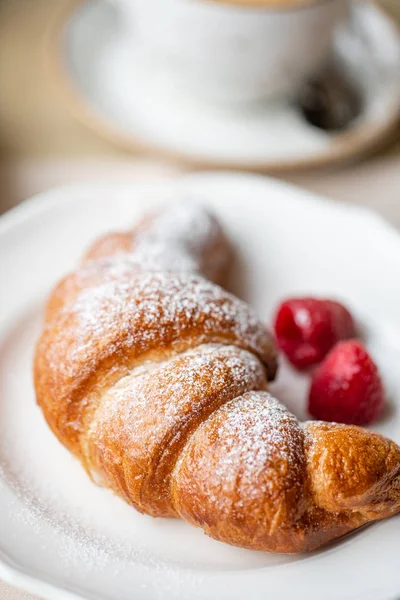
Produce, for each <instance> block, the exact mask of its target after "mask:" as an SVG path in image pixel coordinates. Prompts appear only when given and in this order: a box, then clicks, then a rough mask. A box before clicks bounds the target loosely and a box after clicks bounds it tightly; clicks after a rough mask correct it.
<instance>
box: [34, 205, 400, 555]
mask: <svg viewBox="0 0 400 600" xmlns="http://www.w3.org/2000/svg"><path fill="white" fill-rule="evenodd" d="M228 257H229V249H228V245H227V241H226V239H225V237H224V235H223V233H222V230H221V228H220V226H219V224H218V222H217V221H216V219H215V218H214V217H212V216H211V215H210V214H209V213H208V212H207V211H206V210H204V209H203V208H201V207H200V206H198V205H194V204H189V203H176V204H172V205H169V206H167V207H166V208H165V209H164V210H162V211H159V212H158V213H156V214H153V215H151V216H149V217H146V218H145V219H143V220H142V222H141V223H139V225H138V226H137V227H136V228H135V229H134V230H133V231H131V232H125V233H118V234H109V235H107V236H105V237H103V238H101V239H100V240H98V241H97V242H96V243H95V244H94V246H92V248H91V249H90V250H89V252H88V254H87V256H86V258H85V260H84V262H83V264H82V265H81V267H79V268H78V269H77V270H76V271H75V272H74V273H72V274H71V275H69V276H67V277H66V278H64V279H63V280H62V281H61V282H60V283H59V285H58V286H57V287H56V289H55V290H54V292H53V294H52V296H51V297H50V300H49V302H48V305H47V310H46V324H45V327H44V330H43V333H42V336H41V338H40V340H39V342H38V345H37V350H36V356H35V364H34V376H35V387H36V394H37V401H38V403H39V405H40V406H41V408H42V410H43V413H44V416H45V418H46V420H47V422H48V423H49V425H50V427H51V428H52V430H53V431H54V433H55V434H56V436H57V437H58V439H59V440H60V441H61V442H62V443H63V444H65V445H66V446H67V448H69V450H70V451H71V452H73V453H74V454H75V455H76V456H77V457H78V458H79V459H80V460H81V462H82V464H83V465H84V467H85V468H86V469H87V471H88V472H89V473H90V474H91V476H92V477H93V478H94V479H96V481H101V482H102V484H103V485H105V486H107V487H109V488H111V489H112V490H114V492H116V493H117V494H118V495H120V496H122V497H123V498H124V499H125V500H126V501H127V502H129V503H130V504H132V505H133V506H135V508H137V509H138V510H140V511H142V512H145V513H147V514H150V515H153V516H179V517H182V518H184V519H185V520H187V521H189V522H190V523H192V524H194V525H196V526H200V527H202V528H203V529H204V530H205V531H206V532H207V533H208V534H209V535H211V536H213V537H215V538H216V539H218V540H221V541H225V542H228V543H231V544H235V545H238V546H242V547H246V548H253V549H259V550H267V551H277V552H289V553H291V552H300V551H304V550H310V549H313V548H316V547H318V546H320V545H321V544H324V543H326V542H327V541H329V540H331V539H334V538H336V537H338V536H340V535H342V534H344V533H346V532H348V531H351V530H352V529H355V528H357V527H359V526H360V525H362V524H364V523H367V522H368V521H370V520H374V519H379V518H384V517H387V516H390V515H391V514H394V513H395V512H397V511H399V510H400V449H399V448H398V446H396V445H395V444H394V443H393V442H390V441H389V440H387V439H385V438H383V437H382V436H379V435H377V434H374V433H371V432H369V431H367V430H364V429H361V428H357V427H351V426H342V425H337V424H327V423H321V422H315V423H305V424H301V423H299V422H298V421H297V419H296V418H295V417H294V416H293V415H292V414H290V413H289V412H288V411H287V409H286V408H285V407H284V406H283V405H281V404H280V403H279V402H278V401H277V400H275V399H273V398H272V397H271V396H270V395H269V394H268V393H267V392H266V388H267V384H268V381H270V380H272V379H273V378H274V376H275V372H276V352H275V347H274V344H273V342H272V340H271V337H270V335H269V333H268V331H267V330H266V329H265V326H264V325H263V324H262V323H261V322H260V321H259V320H258V319H257V317H256V315H255V314H254V312H253V311H252V309H251V308H250V307H249V306H248V305H247V304H246V303H244V302H242V301H240V300H238V299H237V298H235V297H234V296H233V295H231V294H229V293H228V292H226V291H225V290H224V289H222V288H221V287H219V286H218V285H217V284H216V283H212V282H211V281H210V279H213V280H214V281H215V280H220V279H221V277H222V275H223V273H224V271H225V269H226V265H227V261H228Z"/></svg>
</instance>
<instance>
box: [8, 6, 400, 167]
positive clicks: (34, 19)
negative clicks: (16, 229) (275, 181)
mask: <svg viewBox="0 0 400 600" xmlns="http://www.w3.org/2000/svg"><path fill="white" fill-rule="evenodd" d="M73 3H74V0H0V81H1V86H0V156H1V158H2V159H3V160H4V159H6V160H12V159H14V160H15V159H17V160H20V159H27V158H33V157H35V158H44V157H52V158H54V157H55V156H57V157H65V158H67V157H68V158H76V157H81V156H86V157H88V156H91V157H93V156H98V157H105V156H107V157H109V156H113V157H116V158H118V157H121V156H122V157H123V156H125V157H126V156H127V153H126V152H125V151H124V150H122V149H121V148H120V147H117V146H115V145H113V144H112V143H111V142H109V141H105V140H104V139H102V138H101V137H100V136H99V135H96V134H95V133H93V132H92V131H90V130H89V129H88V128H87V127H85V126H84V125H81V124H80V123H78V122H77V121H75V119H74V118H73V117H72V116H71V115H70V113H69V111H68V110H67V108H66V106H65V105H63V104H62V103H60V100H59V96H58V94H57V93H56V90H55V89H54V82H52V81H51V80H49V77H48V73H47V72H46V70H45V69H44V68H43V60H42V58H43V53H42V50H43V36H44V34H45V32H46V30H47V28H48V27H49V25H50V24H51V22H52V20H54V18H55V15H57V13H59V11H60V10H62V8H63V6H65V7H66V8H68V6H69V5H71V4H73ZM75 3H76V2H75ZM379 4H380V5H381V6H383V7H384V8H385V9H386V10H387V11H388V12H389V13H391V14H392V15H394V16H395V17H396V18H398V21H399V23H400V0H379ZM399 140H400V128H399V130H398V132H397V135H396V136H395V139H394V140H393V139H392V140H390V142H389V144H388V146H389V148H385V151H388V150H390V151H392V150H394V151H397V152H399V151H400V141H399Z"/></svg>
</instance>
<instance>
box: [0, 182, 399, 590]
mask: <svg viewBox="0 0 400 600" xmlns="http://www.w3.org/2000/svg"><path fill="white" fill-rule="evenodd" d="M228 178H229V179H232V178H233V179H236V180H238V181H240V182H245V183H246V182H249V183H250V184H251V183H253V182H254V183H259V184H263V185H267V186H270V187H271V189H273V188H274V187H275V188H279V189H281V190H282V191H285V190H286V191H287V192H288V193H290V194H291V195H292V196H293V195H295V194H296V195H298V196H300V197H299V200H300V201H307V200H308V201H309V202H312V203H313V202H323V203H324V205H325V206H326V208H327V209H328V210H333V211H335V212H337V213H341V214H342V215H343V216H344V215H345V214H347V215H349V214H352V215H353V217H355V216H356V215H357V216H358V217H360V216H361V217H364V218H367V219H368V221H369V222H370V226H372V225H373V224H375V225H378V226H379V228H384V229H383V230H382V234H385V235H388V234H389V235H390V237H392V239H393V241H395V243H397V247H398V248H399V250H400V233H399V231H398V230H397V229H396V228H395V227H394V226H392V225H391V224H390V223H389V222H388V221H386V219H384V218H383V217H381V216H380V215H379V214H378V213H376V212H375V211H373V210H371V209H370V208H366V207H360V206H357V205H347V204H342V203H337V202H335V201H334V200H330V199H329V198H325V197H323V196H319V195H318V194H315V193H312V192H309V191H308V190H304V189H302V188H301V187H298V186H295V185H293V184H289V183H286V182H282V181H278V180H275V179H273V178H270V177H265V176H261V175H249V174H245V173H243V174H240V173H237V172H223V173H222V172H204V173H194V174H189V175H181V176H177V177H174V178H172V179H167V180H166V184H167V185H171V184H172V185H173V186H174V185H177V184H178V185H179V182H183V183H184V184H185V183H186V182H191V183H192V184H193V183H196V180H202V179H215V180H223V179H228ZM103 183H104V182H102V181H101V180H100V181H93V182H83V183H77V184H69V185H65V186H57V187H54V188H51V189H49V190H46V191H44V192H39V193H38V194H35V195H34V196H32V197H31V198H29V199H27V200H25V201H24V202H22V203H21V204H19V205H17V206H16V207H14V208H12V209H11V210H9V211H8V212H6V213H4V215H2V216H1V217H0V238H2V237H3V236H4V235H7V234H10V232H11V234H12V231H13V230H14V229H15V228H18V227H20V226H21V225H24V224H25V223H26V222H27V221H29V220H30V219H31V218H35V217H37V216H38V215H40V214H41V213H43V212H46V211H48V210H50V211H53V210H54V211H57V210H58V207H59V206H60V203H55V202H54V201H53V197H54V194H59V195H60V194H62V195H63V198H61V199H60V200H61V202H62V204H63V205H64V204H69V203H74V202H76V198H77V197H79V195H80V200H82V196H83V198H84V194H85V193H86V194H88V193H90V190H91V189H93V188H94V187H98V186H101V185H102V184H103ZM108 185H109V189H111V188H115V187H121V188H125V189H127V188H132V189H134V190H136V191H139V193H140V190H146V189H159V188H160V189H162V187H163V183H162V182H153V183H151V182H150V183H135V182H121V183H119V182H114V181H112V182H110V183H109V184H108ZM0 578H1V579H2V580H3V581H4V582H6V583H8V584H10V585H13V586H16V587H20V588H22V589H24V590H26V591H27V592H29V593H31V594H36V595H39V596H42V597H43V598H46V600H54V599H55V598H56V599H57V600H87V599H88V598H91V596H90V594H89V595H86V594H85V595H81V594H80V593H77V592H75V591H70V590H68V589H66V588H65V587H62V586H61V587H60V586H58V585H57V584H53V583H51V582H49V581H46V579H44V578H42V577H41V575H37V576H36V575H34V574H30V573H28V572H26V571H25V569H24V568H23V567H22V566H20V565H17V564H16V563H15V562H14V561H13V560H12V559H10V558H9V557H8V556H7V555H6V554H5V553H4V551H3V550H2V549H1V548H0ZM387 600H389V598H388V599H387Z"/></svg>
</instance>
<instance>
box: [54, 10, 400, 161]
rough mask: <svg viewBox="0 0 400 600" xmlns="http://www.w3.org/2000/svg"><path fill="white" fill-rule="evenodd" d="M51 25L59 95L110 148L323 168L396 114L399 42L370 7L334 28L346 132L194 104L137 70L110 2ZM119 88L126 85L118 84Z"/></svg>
mask: <svg viewBox="0 0 400 600" xmlns="http://www.w3.org/2000/svg"><path fill="white" fill-rule="evenodd" d="M74 7H75V8H74V10H71V7H70V8H69V12H68V14H67V15H66V14H65V13H63V14H62V16H61V18H59V19H58V20H57V23H56V25H54V26H53V27H52V30H51V35H50V38H49V41H48V44H47V49H46V51H47V58H48V59H49V61H48V62H49V63H50V65H51V70H52V73H53V75H55V80H56V81H57V83H58V89H59V91H60V92H61V98H62V99H63V100H64V101H66V102H67V104H68V106H69V108H70V109H71V110H72V111H73V113H74V114H75V115H76V116H77V117H78V118H79V119H80V120H82V121H83V122H84V123H86V124H87V125H90V126H91V127H93V128H94V129H95V130H96V131H98V132H99V133H100V134H102V135H104V136H105V137H108V138H110V139H112V140H113V141H114V142H116V143H117V144H119V145H121V146H123V147H125V148H128V149H134V150H138V148H140V149H142V150H151V151H152V152H153V153H154V152H155V151H158V152H160V153H163V154H167V155H169V156H172V157H175V158H179V159H183V160H185V161H187V162H189V163H191V164H192V165H196V166H198V165H208V166H212V167H215V166H220V167H227V166H231V167H234V168H238V167H240V168H247V169H263V170H284V169H290V170H292V169H296V168H298V169H300V168H306V167H310V166H317V165H318V166H320V165H326V164H330V163H334V162H338V161H342V160H345V159H350V158H351V157H355V156H359V155H361V154H363V153H365V152H367V151H370V150H372V149H374V148H376V146H377V144H378V143H379V142H380V141H382V139H383V138H385V137H386V136H387V135H388V133H389V131H390V130H392V128H393V126H394V125H395V123H396V121H397V118H398V114H399V108H400V38H399V32H398V30H397V28H396V27H395V25H394V23H393V22H392V21H391V20H390V19H389V17H388V16H386V15H385V14H384V13H383V12H382V11H381V10H379V9H378V8H377V7H375V6H374V5H372V4H370V3H368V2H367V3H365V2H363V3H362V4H356V5H355V6H354V9H353V17H352V19H351V26H349V27H347V26H346V27H344V26H343V27H341V28H340V29H339V30H338V34H337V40H336V47H337V54H338V55H339V56H340V58H341V60H344V61H345V63H346V68H347V69H348V70H349V71H350V73H352V76H353V77H354V79H355V80H357V81H359V83H360V86H361V88H362V90H363V95H364V109H363V112H362V114H361V116H360V117H359V118H358V119H357V121H356V122H355V123H354V124H353V125H352V126H351V127H350V128H349V129H347V130H346V131H344V132H342V133H337V134H328V133H326V132H323V131H321V130H319V129H317V128H314V127H313V126H311V125H309V124H308V123H307V122H306V121H305V120H304V118H303V117H302V115H301V113H300V111H298V110H297V109H296V107H294V106H292V105H290V103H287V104H286V103H282V102H281V103H275V104H274V105H272V104H270V105H266V106H260V107H259V108H257V109H255V108H252V109H250V108H247V109H241V110H238V109H236V110H227V109H222V108H217V107H211V106H207V105H204V104H201V103H198V102H196V101H195V100H194V99H193V98H190V97H188V96H185V95H184V94H182V93H180V92H179V91H178V90H176V89H174V88H173V87H172V86H171V84H170V82H169V81H165V80H161V79H160V76H158V78H157V79H155V77H154V76H153V77H152V76H151V75H150V74H148V73H143V72H142V71H141V69H140V67H139V66H135V64H134V57H133V56H132V55H131V50H130V46H129V44H128V43H127V42H126V35H125V31H124V26H123V23H121V22H119V20H118V15H117V13H116V12H115V9H114V7H113V6H112V5H111V4H110V3H109V2H108V1H107V0H89V1H88V2H85V3H83V4H82V0H79V2H78V3H77V5H76V6H75V5H74ZM121 82H123V83H121Z"/></svg>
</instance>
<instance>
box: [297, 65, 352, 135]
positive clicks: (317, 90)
mask: <svg viewBox="0 0 400 600" xmlns="http://www.w3.org/2000/svg"><path fill="white" fill-rule="evenodd" d="M298 103H299V106H300V110H301V112H302V113H303V115H304V117H305V119H306V120H307V121H308V122H309V123H310V124H311V125H314V126H315V127H318V128H319V129H323V130H325V131H340V130H343V129H346V127H348V126H349V125H350V124H351V123H352V121H354V120H355V119H356V118H357V117H358V116H359V114H360V113H361V111H362V109H363V101H362V95H361V91H360V90H359V89H358V88H357V85H356V83H355V82H354V81H351V80H350V77H349V76H348V75H347V74H346V73H344V72H343V71H342V70H340V69H339V66H338V65H335V64H329V65H327V67H326V68H325V69H324V71H323V72H322V73H321V74H320V75H319V76H318V77H317V78H315V79H314V80H312V81H309V82H308V83H307V84H306V85H305V86H304V87H303V89H302V90H301V92H300V95H299V98H298Z"/></svg>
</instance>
